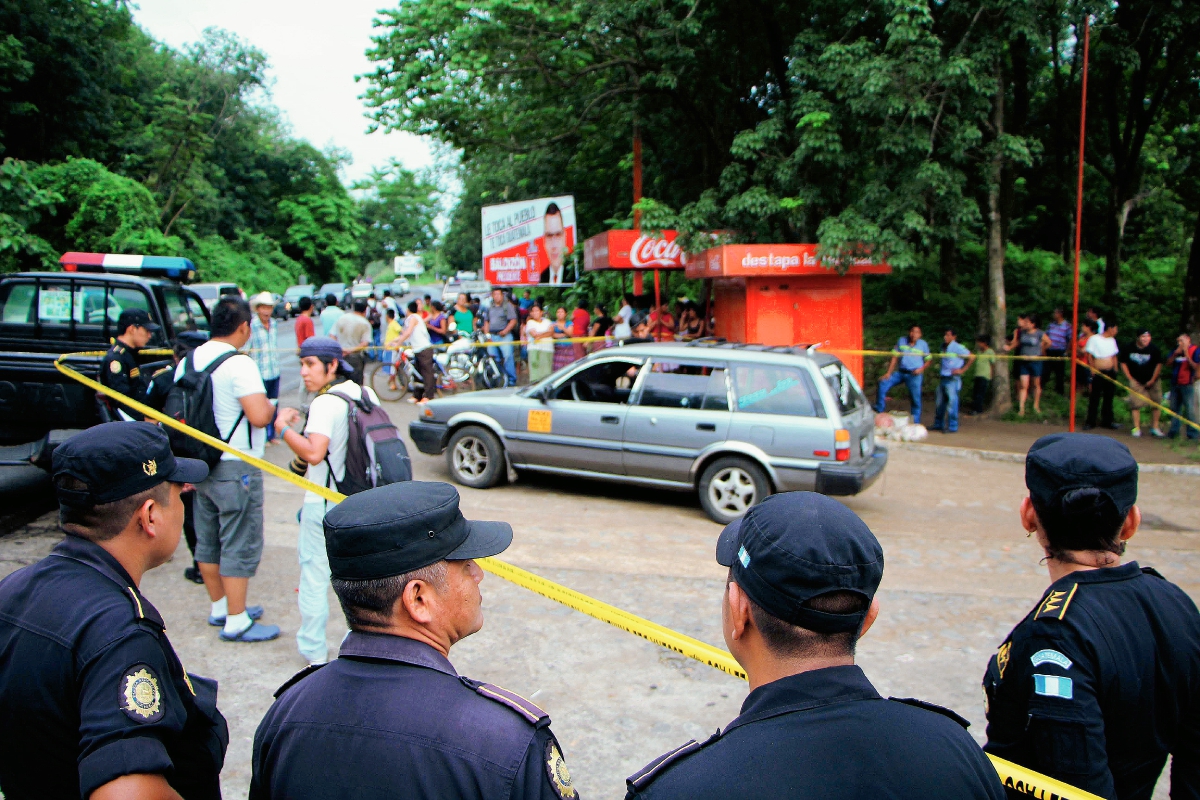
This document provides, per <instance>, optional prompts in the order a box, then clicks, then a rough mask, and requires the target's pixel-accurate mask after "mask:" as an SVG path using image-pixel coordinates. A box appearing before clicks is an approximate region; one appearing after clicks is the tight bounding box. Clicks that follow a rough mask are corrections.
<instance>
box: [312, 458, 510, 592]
mask: <svg viewBox="0 0 1200 800" xmlns="http://www.w3.org/2000/svg"><path fill="white" fill-rule="evenodd" d="M512 536H513V531H512V526H510V525H509V524H508V523H507V522H480V521H477V520H476V521H472V520H467V519H466V518H465V517H463V515H462V512H461V511H459V510H458V490H456V489H455V488H454V487H453V486H451V485H450V484H448V483H424V482H421V481H405V482H402V483H392V484H389V485H387V486H380V487H378V488H376V489H368V490H367V491H365V492H359V493H358V494H354V495H351V496H350V497H347V498H346V499H345V500H343V501H342V502H341V503H339V504H338V505H336V506H334V507H333V508H331V509H329V511H328V512H326V514H325V549H326V551H327V552H328V554H329V571H330V573H331V574H332V575H333V577H335V578H338V579H339V580H347V581H367V580H375V579H378V578H390V577H392V576H394V575H403V574H404V573H406V572H412V571H413V570H415V569H420V568H421V567H427V566H429V565H430V564H435V563H437V562H438V561H442V560H452V561H457V560H465V559H468V558H483V557H485V556H494V555H497V554H499V553H502V552H504V550H505V549H506V548H507V547H508V546H509V545H510V544H511V543H512Z"/></svg>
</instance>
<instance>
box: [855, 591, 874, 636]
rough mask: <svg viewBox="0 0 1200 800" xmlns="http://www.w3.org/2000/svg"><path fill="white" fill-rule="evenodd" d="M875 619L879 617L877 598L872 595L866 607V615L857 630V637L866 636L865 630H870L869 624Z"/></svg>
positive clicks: (872, 623)
mask: <svg viewBox="0 0 1200 800" xmlns="http://www.w3.org/2000/svg"><path fill="white" fill-rule="evenodd" d="M877 619H879V598H878V597H872V598H871V605H870V606H868V607H867V616H866V617H864V618H863V624H862V627H861V628H859V630H858V638H860V639H861V638H862V637H864V636H866V635H867V631H869V630H871V626H872V625H874V624H875V620H877Z"/></svg>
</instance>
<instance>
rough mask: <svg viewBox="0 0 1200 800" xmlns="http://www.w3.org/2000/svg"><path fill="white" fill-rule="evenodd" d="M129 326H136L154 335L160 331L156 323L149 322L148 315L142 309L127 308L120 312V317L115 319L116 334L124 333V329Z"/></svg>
mask: <svg viewBox="0 0 1200 800" xmlns="http://www.w3.org/2000/svg"><path fill="white" fill-rule="evenodd" d="M130 325H137V326H139V327H142V328H145V329H146V330H148V331H150V332H151V333H154V332H155V331H157V330H159V329H160V326H159V325H158V323H156V322H151V321H150V315H149V314H148V313H147V312H146V309H144V308H127V309H125V310H124V311H122V312H121V316H119V317H117V333H118V334H121V333H124V332H125V329H126V328H128V327H129V326H130Z"/></svg>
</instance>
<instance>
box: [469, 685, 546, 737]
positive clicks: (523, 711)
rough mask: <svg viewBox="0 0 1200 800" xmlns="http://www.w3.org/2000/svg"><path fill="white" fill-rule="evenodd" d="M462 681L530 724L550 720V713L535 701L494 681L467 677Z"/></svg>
mask: <svg viewBox="0 0 1200 800" xmlns="http://www.w3.org/2000/svg"><path fill="white" fill-rule="evenodd" d="M463 683H465V684H467V686H470V687H471V688H472V689H474V690H475V692H476V693H477V694H480V695H482V696H483V697H486V698H487V699H489V700H492V701H494V702H497V703H499V704H500V705H504V706H508V707H509V708H511V709H512V710H513V711H516V712H517V713H518V714H520V715H521V716H522V717H524V718H525V719H526V720H527V721H528V722H529V723H530V724H531V725H537V726H539V727H540V726H541V725H543V724H549V722H550V715H549V714H547V713H546V712H545V711H543V710H542V709H541V708H540V707H539V706H538V705H537V704H536V703H534V702H533V701H532V700H526V699H525V698H524V697H521V695H519V694H517V693H516V692H510V691H509V690H508V689H505V688H504V687H503V686H497V685H496V684H494V683H481V682H480V681H473V680H471V679H469V678H464V679H463Z"/></svg>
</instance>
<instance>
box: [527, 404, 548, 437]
mask: <svg viewBox="0 0 1200 800" xmlns="http://www.w3.org/2000/svg"><path fill="white" fill-rule="evenodd" d="M551 415H552V412H550V411H546V410H535V409H531V410H530V412H529V416H528V417H526V419H525V429H526V430H528V431H529V432H530V433H549V432H550V417H551Z"/></svg>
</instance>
